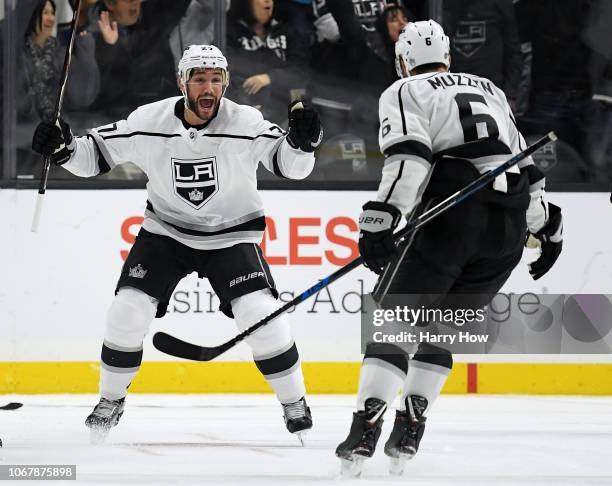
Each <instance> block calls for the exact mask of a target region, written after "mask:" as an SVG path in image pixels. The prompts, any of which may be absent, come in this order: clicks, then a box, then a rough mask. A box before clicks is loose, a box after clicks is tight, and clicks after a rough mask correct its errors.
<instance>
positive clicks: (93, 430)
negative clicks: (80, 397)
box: [85, 398, 125, 445]
mask: <svg viewBox="0 0 612 486" xmlns="http://www.w3.org/2000/svg"><path fill="white" fill-rule="evenodd" d="M124 406H125V398H120V399H118V400H108V399H106V398H100V402H99V403H98V404H97V405H96V406H95V407H94V409H93V412H91V413H90V414H89V416H88V417H87V418H86V419H85V425H86V426H87V427H88V428H89V429H90V441H91V443H92V444H94V445H97V444H101V443H102V442H104V440H105V439H106V436H107V435H108V432H109V431H110V429H111V428H112V427H114V426H115V425H117V424H118V423H119V419H120V418H121V416H122V415H123V408H124Z"/></svg>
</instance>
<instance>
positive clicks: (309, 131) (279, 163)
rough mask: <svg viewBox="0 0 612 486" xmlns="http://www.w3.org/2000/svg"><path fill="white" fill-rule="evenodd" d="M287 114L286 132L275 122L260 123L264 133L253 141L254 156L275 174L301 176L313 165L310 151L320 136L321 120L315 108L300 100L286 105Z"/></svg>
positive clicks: (312, 154)
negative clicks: (266, 124)
mask: <svg viewBox="0 0 612 486" xmlns="http://www.w3.org/2000/svg"><path fill="white" fill-rule="evenodd" d="M288 117H289V131H288V132H287V133H285V132H283V131H282V130H281V129H280V128H278V127H277V126H276V125H271V124H268V126H265V125H262V127H263V129H264V132H263V133H262V134H261V135H260V136H259V137H258V138H257V139H256V140H255V142H254V146H255V150H256V155H257V156H258V157H259V160H261V161H262V163H263V164H264V166H265V167H266V168H267V169H268V170H269V171H270V172H273V173H274V174H276V175H277V176H279V177H284V178H287V179H304V178H305V177H307V176H308V175H309V174H310V173H311V172H312V169H313V168H314V163H315V157H314V153H313V152H314V151H315V149H316V148H317V147H318V146H319V144H320V143H321V140H322V139H323V129H322V128H321V121H320V119H319V114H318V113H317V111H316V110H315V109H314V108H312V107H311V106H309V105H305V104H304V103H302V102H301V101H294V102H292V103H291V104H290V105H289V113H288ZM265 123H268V122H264V124H265Z"/></svg>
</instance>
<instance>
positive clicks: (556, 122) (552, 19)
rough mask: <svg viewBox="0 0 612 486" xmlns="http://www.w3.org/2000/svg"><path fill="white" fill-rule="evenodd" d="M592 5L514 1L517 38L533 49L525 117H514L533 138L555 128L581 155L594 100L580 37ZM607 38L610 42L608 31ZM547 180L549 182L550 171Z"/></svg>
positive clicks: (586, 0) (582, 0) (576, 0)
mask: <svg viewBox="0 0 612 486" xmlns="http://www.w3.org/2000/svg"><path fill="white" fill-rule="evenodd" d="M592 3H593V0H572V1H571V2H559V1H557V0H538V1H537V2H534V1H520V2H519V3H518V4H517V7H518V18H519V25H520V27H521V33H522V34H521V37H522V38H523V40H524V41H525V42H530V43H531V46H532V52H533V65H532V78H531V94H530V100H529V104H530V105H529V108H528V110H527V112H526V113H525V115H524V116H522V117H521V118H519V119H517V122H518V124H519V128H520V129H521V131H522V132H524V133H525V134H526V135H531V134H532V135H534V136H538V135H540V134H544V133H547V132H548V131H550V130H554V131H555V132H556V134H557V135H558V136H559V139H560V140H561V141H562V142H564V143H566V144H569V146H570V147H571V148H572V149H573V150H574V151H575V152H577V153H578V154H580V155H581V156H584V144H585V135H586V124H585V115H586V111H587V108H588V106H589V104H590V102H591V98H592V88H591V79H590V77H589V75H588V63H589V59H590V57H591V53H590V49H589V48H588V46H587V45H586V44H585V41H584V32H585V27H586V25H587V22H588V20H587V19H588V13H589V9H590V7H591V5H592ZM608 29H609V27H608ZM608 32H609V30H608ZM606 40H607V41H608V43H609V34H608V37H607V39H606ZM453 62H454V59H453ZM559 145H560V144H559V143H558V144H557V146H559ZM579 162H582V163H583V162H584V161H579ZM573 164H574V165H575V164H576V163H575V162H573ZM554 170H555V171H559V170H560V168H559V167H556V168H555V169H554ZM547 178H548V179H549V180H551V179H550V177H549V174H547ZM567 182H570V181H567ZM573 182H579V181H577V180H574V181H573Z"/></svg>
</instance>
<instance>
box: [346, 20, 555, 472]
mask: <svg viewBox="0 0 612 486" xmlns="http://www.w3.org/2000/svg"><path fill="white" fill-rule="evenodd" d="M395 53H396V64H397V69H398V74H399V75H400V76H401V78H402V79H400V80H398V81H396V82H395V83H393V84H392V85H391V86H390V87H389V88H388V89H387V90H385V92H384V93H383V94H382V95H381V97H380V103H379V115H380V133H379V143H380V149H381V151H382V152H383V153H384V155H385V157H386V160H385V165H384V168H383V171H382V179H381V182H380V185H379V188H378V194H377V197H376V200H374V201H370V202H368V203H366V204H365V205H364V206H363V212H362V214H361V216H360V235H359V250H360V253H361V256H362V257H363V259H364V261H365V264H366V266H367V267H368V268H370V269H371V270H372V271H374V272H376V273H377V274H381V276H380V279H379V282H378V285H377V288H378V289H380V292H381V293H382V294H385V295H390V294H395V295H398V294H404V295H406V296H407V295H409V294H410V295H415V296H416V295H417V294H420V295H421V298H422V297H423V296H427V295H430V296H431V295H434V294H437V295H438V296H440V295H441V296H442V297H441V298H438V299H437V300H433V301H432V302H430V304H431V305H437V306H439V307H444V306H445V304H446V303H449V302H451V300H456V299H453V297H452V296H451V295H449V294H460V296H461V299H463V296H464V294H469V299H468V298H466V299H465V302H464V301H463V300H462V301H461V303H462V305H465V306H466V308H471V309H481V308H482V307H484V306H485V305H487V304H488V303H489V300H490V297H487V296H491V295H493V294H495V293H496V292H498V290H499V289H500V288H501V287H502V285H503V284H504V282H506V280H507V279H508V277H509V275H510V273H511V272H512V270H513V269H514V267H515V266H516V265H517V264H518V262H519V261H520V259H521V254H522V250H523V244H524V243H525V240H526V236H527V234H530V235H531V239H532V240H533V239H535V240H536V241H538V242H539V244H540V246H541V254H540V256H539V258H538V259H537V260H536V261H535V262H533V263H532V264H531V265H530V270H529V271H530V273H531V275H532V276H533V278H534V279H537V278H540V277H541V276H543V275H544V274H545V273H546V272H547V271H548V270H550V268H551V267H552V265H553V264H554V263H555V261H556V260H557V257H558V256H559V254H560V252H561V247H562V217H561V210H560V208H559V207H557V206H555V205H554V204H551V203H548V202H547V201H546V199H545V197H544V177H543V175H542V173H541V172H540V171H539V170H538V169H537V168H536V167H535V165H534V164H533V160H532V159H531V158H526V159H524V160H523V161H522V162H520V163H519V164H518V166H514V167H513V168H512V169H510V170H509V171H508V172H510V173H503V174H502V175H500V176H499V177H497V178H496V179H495V181H494V183H491V184H490V185H489V186H487V187H485V188H483V189H481V190H480V191H479V192H478V193H476V194H474V195H473V196H471V197H470V198H468V199H466V200H465V201H463V202H462V203H461V204H458V205H457V206H456V207H454V208H452V209H450V210H448V211H447V212H446V213H443V214H442V215H441V216H439V217H438V218H436V219H434V220H433V221H431V223H429V224H428V225H426V226H424V227H423V228H422V229H421V230H420V231H419V232H418V233H417V234H416V236H415V238H414V240H413V241H412V243H411V244H409V245H404V246H401V247H400V248H396V246H395V244H394V240H393V238H392V235H393V231H394V229H395V228H396V226H397V225H398V223H399V222H400V220H401V218H402V217H403V216H405V215H411V213H413V211H418V209H417V210H415V208H417V206H418V207H421V206H426V205H427V204H430V203H431V202H432V201H440V200H441V199H442V198H445V197H447V196H449V195H451V194H453V193H454V192H455V191H457V190H459V189H461V188H463V187H465V186H466V185H468V184H469V183H470V182H472V181H473V180H475V179H476V178H478V177H479V176H480V174H482V173H484V172H486V171H488V170H490V169H492V168H494V167H498V166H500V165H501V164H503V162H505V161H506V160H508V159H509V158H511V157H512V155H513V154H517V153H519V152H520V151H522V150H523V149H525V148H526V145H525V141H524V139H523V137H522V136H521V134H520V133H519V132H518V130H517V127H516V123H515V120H514V117H513V115H512V113H511V110H510V107H509V105H508V102H507V101H506V97H505V95H504V93H503V92H502V91H501V90H500V89H499V88H497V87H496V86H495V85H494V84H493V83H491V82H490V81H489V80H487V79H484V78H481V77H478V76H474V75H470V74H455V73H450V72H449V66H450V54H449V40H448V37H447V36H446V35H444V31H443V30H442V28H441V27H440V26H439V25H438V24H437V23H436V22H433V21H431V20H430V21H424V22H415V23H410V24H408V25H407V26H406V27H405V28H404V30H403V31H402V33H401V34H400V37H399V39H398V41H397V43H396V45H395ZM434 162H435V168H433V167H434ZM421 194H422V197H421ZM411 217H412V215H411ZM377 293H378V292H377ZM451 305H456V302H453V303H452V304H451ZM382 306H383V307H384V306H385V299H383V300H382ZM408 363H409V362H408V355H407V354H406V353H405V352H404V351H403V350H402V349H400V348H398V347H396V346H394V345H393V344H386V343H370V344H368V346H367V348H366V352H365V356H364V360H363V364H362V367H361V375H360V381H359V390H358V395H357V411H356V412H355V413H354V414H353V422H352V425H351V428H350V432H349V435H348V437H347V438H346V440H345V441H344V442H342V443H341V444H340V445H339V446H338V448H337V449H336V455H337V456H338V457H339V458H341V460H342V465H343V470H344V472H345V473H348V474H358V473H359V472H360V468H361V464H362V462H363V459H364V458H366V457H371V456H372V454H373V453H374V450H375V447H376V443H377V441H378V438H379V436H380V433H381V426H382V422H383V414H384V412H385V410H386V408H387V407H388V406H389V405H390V404H391V402H393V400H394V398H395V396H396V395H397V394H398V392H399V391H400V390H402V388H403V393H402V395H401V402H400V405H399V408H398V410H397V412H396V417H395V423H394V425H393V430H392V432H391V434H390V437H389V439H388V440H387V442H386V444H385V448H384V450H385V454H386V455H388V456H390V457H391V458H392V460H391V472H395V473H399V472H401V470H402V469H403V467H404V462H405V460H406V459H409V458H411V457H412V456H414V454H415V453H416V452H417V450H418V447H419V442H420V441H421V438H422V436H423V432H424V430H425V420H426V418H427V415H428V413H429V411H430V410H431V407H432V405H433V403H434V401H435V400H436V398H437V397H438V395H439V393H440V391H441V389H442V387H443V385H444V383H445V381H446V379H447V377H448V375H449V373H450V371H451V368H452V364H453V360H452V355H451V353H450V352H449V351H448V350H446V349H442V348H440V347H437V346H434V345H431V344H421V345H419V347H418V349H416V353H415V354H414V356H413V358H412V359H411V360H410V364H408Z"/></svg>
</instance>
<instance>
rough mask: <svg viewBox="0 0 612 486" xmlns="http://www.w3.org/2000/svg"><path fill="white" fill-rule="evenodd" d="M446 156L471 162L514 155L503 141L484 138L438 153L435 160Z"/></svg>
mask: <svg viewBox="0 0 612 486" xmlns="http://www.w3.org/2000/svg"><path fill="white" fill-rule="evenodd" d="M444 155H448V156H451V157H459V158H461V159H468V160H471V159H480V158H482V157H490V156H494V155H512V150H510V147H508V146H507V145H506V144H505V143H504V142H502V141H501V140H496V139H492V138H483V139H480V140H478V141H476V142H470V143H466V144H464V145H458V146H456V147H451V148H449V149H446V150H442V151H440V152H437V153H435V154H434V159H436V158H438V157H442V156H444Z"/></svg>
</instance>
